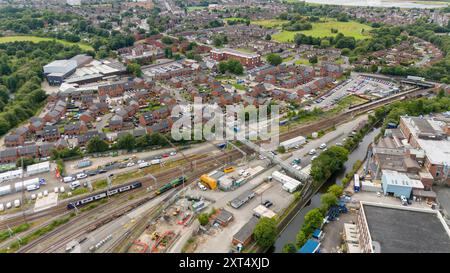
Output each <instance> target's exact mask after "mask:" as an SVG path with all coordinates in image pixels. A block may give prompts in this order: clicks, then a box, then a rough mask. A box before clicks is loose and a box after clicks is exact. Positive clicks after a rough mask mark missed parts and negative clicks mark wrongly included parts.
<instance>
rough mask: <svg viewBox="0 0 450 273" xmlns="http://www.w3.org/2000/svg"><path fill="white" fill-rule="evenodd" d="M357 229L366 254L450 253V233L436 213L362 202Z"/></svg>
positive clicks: (362, 248)
mask: <svg viewBox="0 0 450 273" xmlns="http://www.w3.org/2000/svg"><path fill="white" fill-rule="evenodd" d="M357 228H358V236H359V245H360V248H361V250H362V252H364V253H450V229H449V227H448V226H447V224H446V223H445V220H444V218H443V217H442V215H441V214H440V213H439V212H438V211H436V210H431V209H419V208H412V207H404V206H395V205H387V204H379V203H370V202H361V208H360V210H359V213H358V218H357Z"/></svg>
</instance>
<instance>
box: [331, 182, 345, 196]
mask: <svg viewBox="0 0 450 273" xmlns="http://www.w3.org/2000/svg"><path fill="white" fill-rule="evenodd" d="M327 192H328V193H332V194H333V195H334V196H336V198H339V197H341V196H342V194H343V193H344V188H343V187H342V186H339V185H336V184H334V185H331V186H330V187H329V188H328V190H327Z"/></svg>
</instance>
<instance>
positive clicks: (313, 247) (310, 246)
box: [297, 239, 320, 253]
mask: <svg viewBox="0 0 450 273" xmlns="http://www.w3.org/2000/svg"><path fill="white" fill-rule="evenodd" d="M319 246H320V243H319V242H317V241H315V240H311V239H309V240H308V241H307V242H306V244H304V245H303V246H302V247H301V248H300V249H299V250H298V252H297V253H316V252H318V250H319Z"/></svg>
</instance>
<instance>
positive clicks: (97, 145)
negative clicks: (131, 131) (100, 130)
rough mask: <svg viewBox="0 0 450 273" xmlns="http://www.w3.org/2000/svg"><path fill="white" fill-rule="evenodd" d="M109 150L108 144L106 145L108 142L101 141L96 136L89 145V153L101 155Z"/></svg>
mask: <svg viewBox="0 0 450 273" xmlns="http://www.w3.org/2000/svg"><path fill="white" fill-rule="evenodd" d="M108 149H109V145H108V143H106V141H104V140H101V139H100V138H99V137H98V136H94V137H93V138H91V139H90V140H89V141H88V143H87V151H88V153H101V152H105V151H107V150H108Z"/></svg>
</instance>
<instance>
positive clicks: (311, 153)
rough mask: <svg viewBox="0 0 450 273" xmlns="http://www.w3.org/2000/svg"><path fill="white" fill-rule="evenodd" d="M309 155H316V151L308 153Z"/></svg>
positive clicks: (312, 150)
mask: <svg viewBox="0 0 450 273" xmlns="http://www.w3.org/2000/svg"><path fill="white" fill-rule="evenodd" d="M308 154H309V155H314V154H316V149H311V150H310V151H309V152H308Z"/></svg>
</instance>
